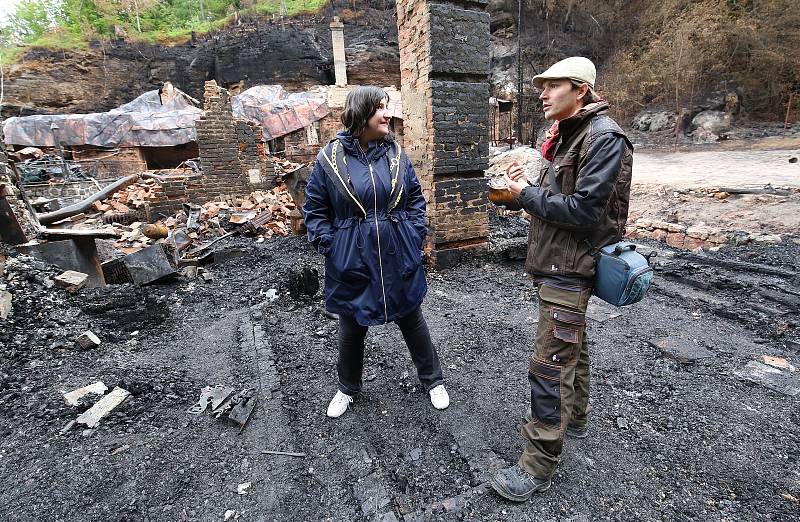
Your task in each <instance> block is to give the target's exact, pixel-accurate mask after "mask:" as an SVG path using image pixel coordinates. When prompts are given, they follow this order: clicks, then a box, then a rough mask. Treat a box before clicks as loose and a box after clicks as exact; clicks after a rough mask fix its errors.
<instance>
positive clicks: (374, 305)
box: [303, 87, 450, 417]
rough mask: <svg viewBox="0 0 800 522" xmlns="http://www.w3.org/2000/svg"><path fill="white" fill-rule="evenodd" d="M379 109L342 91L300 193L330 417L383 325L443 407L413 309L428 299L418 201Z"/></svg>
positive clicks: (432, 353) (415, 184)
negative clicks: (329, 326)
mask: <svg viewBox="0 0 800 522" xmlns="http://www.w3.org/2000/svg"><path fill="white" fill-rule="evenodd" d="M388 102H389V98H388V96H387V94H386V92H385V91H384V90H383V89H379V88H377V87H358V88H356V89H354V90H353V91H351V92H350V93H349V94H348V96H347V100H346V101H345V109H344V112H343V113H342V124H344V126H345V129H346V130H344V131H342V132H340V133H339V134H337V136H336V139H335V140H333V141H331V142H330V143H329V144H328V145H326V146H325V147H324V148H323V149H322V150H321V151H320V153H319V154H318V155H317V162H316V164H315V165H314V170H313V171H312V173H311V177H310V178H309V180H308V185H307V187H306V201H305V204H304V205H303V213H304V215H305V224H306V228H307V229H308V240H309V241H310V242H311V244H312V245H313V246H314V248H315V249H316V250H317V252H319V253H320V254H322V255H324V256H325V305H326V308H327V309H328V311H330V312H333V313H336V314H339V339H338V348H339V360H338V363H337V371H338V376H339V389H338V391H337V392H336V395H335V396H334V397H333V399H332V400H331V402H330V404H329V405H328V412H327V414H328V416H329V417H339V416H340V415H342V414H343V413H344V412H345V411H346V410H347V407H348V406H349V405H350V403H352V402H353V395H355V394H356V393H358V392H359V391H360V390H361V386H362V380H361V373H362V370H363V366H364V339H365V338H366V335H367V328H368V327H369V326H372V325H377V324H385V323H388V322H394V323H396V324H397V325H398V326H399V327H400V331H401V332H402V334H403V338H404V339H405V341H406V345H407V346H408V349H409V351H410V352H411V359H412V361H413V362H414V365H415V366H416V368H417V376H418V377H419V380H420V381H421V382H422V384H423V386H425V388H426V389H427V390H428V393H429V395H430V399H431V402H432V403H433V405H434V407H436V408H437V409H444V408H447V406H449V404H450V398H449V396H448V394H447V390H445V387H444V377H443V375H442V365H441V363H440V362H439V356H438V354H437V353H436V349H435V348H434V347H433V343H432V342H431V336H430V332H429V331H428V325H427V324H426V322H425V318H424V317H423V315H422V310H421V309H420V305H421V304H422V299H423V298H424V297H425V293H426V292H427V284H426V283H425V270H424V268H423V266H422V257H421V250H422V243H423V240H424V239H425V234H426V233H427V228H426V226H425V199H424V198H423V196H422V190H421V188H420V184H419V181H418V180H417V175H416V174H415V173H414V168H413V167H412V166H411V162H410V161H409V160H408V158H407V157H406V155H405V154H404V153H403V152H402V150H401V148H400V145H399V144H398V143H397V142H396V141H395V140H394V137H393V135H392V134H391V132H390V131H389V120H390V119H391V115H390V112H389V110H388V108H387V104H388Z"/></svg>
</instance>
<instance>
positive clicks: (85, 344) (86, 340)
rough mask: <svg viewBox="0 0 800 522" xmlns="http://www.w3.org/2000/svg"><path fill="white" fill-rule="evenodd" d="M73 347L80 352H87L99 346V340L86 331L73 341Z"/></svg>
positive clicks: (92, 333) (89, 331)
mask: <svg viewBox="0 0 800 522" xmlns="http://www.w3.org/2000/svg"><path fill="white" fill-rule="evenodd" d="M75 346H76V347H78V348H80V349H81V350H89V349H91V348H97V347H98V346H100V338H99V337H97V336H96V335H95V334H94V332H92V331H91V330H86V331H85V332H83V333H82V334H81V336H80V337H78V338H77V339H76V340H75Z"/></svg>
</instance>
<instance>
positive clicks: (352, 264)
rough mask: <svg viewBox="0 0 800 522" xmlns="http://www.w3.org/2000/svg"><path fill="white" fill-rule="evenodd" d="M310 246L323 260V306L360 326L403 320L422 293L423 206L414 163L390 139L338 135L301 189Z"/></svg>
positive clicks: (412, 309) (425, 288)
mask: <svg viewBox="0 0 800 522" xmlns="http://www.w3.org/2000/svg"><path fill="white" fill-rule="evenodd" d="M303 214H304V218H305V224H306V228H307V229H308V240H309V241H310V242H311V244H312V245H313V246H314V248H315V249H316V250H317V252H319V253H320V254H322V255H324V256H325V306H326V308H327V309H328V311H330V312H333V313H337V314H342V315H349V316H353V317H355V320H356V322H358V324H360V325H363V326H371V325H376V324H384V323H387V322H390V321H395V320H397V319H399V318H401V317H405V316H407V315H409V314H410V313H411V312H413V311H414V310H415V309H416V308H417V307H419V306H420V304H422V300H423V298H424V297H425V294H426V292H427V284H426V282H425V270H424V268H423V266H422V255H421V250H422V243H423V240H424V239H425V235H426V233H427V227H426V226H425V199H424V198H423V196H422V190H421V188H420V184H419V180H418V179H417V175H416V173H415V172H414V168H413V166H412V165H411V162H410V161H409V160H408V158H407V157H406V155H405V153H403V152H402V150H401V148H400V146H399V144H398V143H396V142H395V141H394V140H393V139H392V138H391V137H387V138H386V139H383V140H379V141H375V142H370V143H369V148H368V150H366V151H362V150H361V147H360V145H359V143H358V140H357V139H356V138H354V137H353V136H352V135H350V134H349V133H348V132H340V133H339V134H337V136H336V139H335V140H333V141H331V142H330V143H329V144H328V145H327V146H325V147H324V148H323V149H322V151H320V153H319V155H317V161H316V163H315V164H314V169H313V171H312V172H311V176H310V177H309V180H308V185H307V186H306V201H305V204H304V205H303Z"/></svg>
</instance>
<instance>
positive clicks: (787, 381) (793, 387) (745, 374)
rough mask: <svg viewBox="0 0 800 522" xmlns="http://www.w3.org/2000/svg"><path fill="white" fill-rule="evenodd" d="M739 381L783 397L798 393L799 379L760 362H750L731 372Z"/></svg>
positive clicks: (799, 388) (785, 371)
mask: <svg viewBox="0 0 800 522" xmlns="http://www.w3.org/2000/svg"><path fill="white" fill-rule="evenodd" d="M733 373H734V375H736V377H738V378H739V379H742V380H745V381H750V382H754V383H756V384H760V385H761V386H764V387H765V388H769V389H770V390H774V391H777V392H779V393H782V394H784V395H789V396H794V395H797V394H798V393H800V378H798V377H797V376H796V375H793V374H792V372H791V371H789V370H781V369H779V368H775V367H773V366H770V365H768V364H764V363H762V362H760V361H750V362H749V363H747V365H745V366H744V368H741V369H739V370H736V371H735V372H733Z"/></svg>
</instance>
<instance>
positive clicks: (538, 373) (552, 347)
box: [519, 284, 592, 479]
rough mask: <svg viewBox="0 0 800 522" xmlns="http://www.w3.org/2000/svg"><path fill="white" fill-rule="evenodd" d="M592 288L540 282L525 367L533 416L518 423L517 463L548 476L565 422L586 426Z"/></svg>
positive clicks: (539, 476) (557, 451)
mask: <svg viewBox="0 0 800 522" xmlns="http://www.w3.org/2000/svg"><path fill="white" fill-rule="evenodd" d="M591 295H592V289H591V288H586V289H575V290H567V289H562V288H556V287H553V286H548V285H545V284H540V285H539V323H538V327H537V330H536V348H535V352H534V354H533V357H531V360H530V363H529V368H528V380H529V381H530V385H531V413H532V417H533V419H532V420H531V422H529V423H527V424H525V425H524V426H523V427H522V435H523V436H524V437H525V438H526V439H527V440H528V444H527V447H526V448H525V451H524V452H523V454H522V456H521V457H520V459H519V465H520V467H522V469H524V470H525V471H527V472H528V473H530V474H532V475H533V476H535V477H536V478H540V479H549V478H550V477H551V476H552V474H553V471H554V470H555V467H556V464H558V459H559V455H561V449H562V447H563V445H564V433H565V432H566V429H567V424H571V425H573V426H585V425H586V413H587V412H586V409H587V407H588V405H589V378H590V373H589V347H588V340H587V338H586V307H587V305H588V304H589V297H591Z"/></svg>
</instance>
